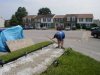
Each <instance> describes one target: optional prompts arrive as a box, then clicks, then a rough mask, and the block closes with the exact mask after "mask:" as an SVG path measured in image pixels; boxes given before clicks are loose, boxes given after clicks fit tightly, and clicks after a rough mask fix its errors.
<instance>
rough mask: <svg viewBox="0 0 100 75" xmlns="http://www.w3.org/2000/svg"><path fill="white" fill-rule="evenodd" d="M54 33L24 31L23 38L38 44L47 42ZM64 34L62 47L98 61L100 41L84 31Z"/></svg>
mask: <svg viewBox="0 0 100 75" xmlns="http://www.w3.org/2000/svg"><path fill="white" fill-rule="evenodd" d="M56 32H57V31H56V30H24V36H25V38H31V39H32V40H33V42H34V43H38V42H41V41H46V40H49V38H48V37H50V38H52V37H53V35H54V34H55V33H56ZM64 32H65V35H66V38H65V41H64V47H66V48H67V47H71V48H73V49H74V50H76V51H78V52H81V53H83V54H85V55H88V56H90V57H92V58H94V59H96V60H98V61H100V39H96V38H93V37H92V36H91V35H90V34H91V33H90V31H85V30H75V31H64ZM55 40H56V39H55Z"/></svg>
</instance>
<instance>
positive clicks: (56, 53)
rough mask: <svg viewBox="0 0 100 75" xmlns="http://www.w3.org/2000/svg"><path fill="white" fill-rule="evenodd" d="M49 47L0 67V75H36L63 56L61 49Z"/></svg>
mask: <svg viewBox="0 0 100 75" xmlns="http://www.w3.org/2000/svg"><path fill="white" fill-rule="evenodd" d="M54 47H55V45H50V46H48V47H46V48H43V49H41V50H38V51H35V52H33V53H30V54H28V55H27V56H24V57H21V58H19V59H18V60H16V61H13V62H10V63H8V64H5V65H4V67H0V75H38V74H40V73H41V72H44V71H45V70H46V69H47V68H48V66H50V65H51V64H52V63H53V61H54V60H56V59H57V58H58V57H60V56H61V55H62V54H63V52H64V51H63V50H62V49H54Z"/></svg>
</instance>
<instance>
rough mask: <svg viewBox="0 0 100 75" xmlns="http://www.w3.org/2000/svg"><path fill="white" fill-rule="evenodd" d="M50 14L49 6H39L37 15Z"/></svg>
mask: <svg viewBox="0 0 100 75" xmlns="http://www.w3.org/2000/svg"><path fill="white" fill-rule="evenodd" d="M48 14H51V10H50V9H49V8H41V9H39V11H38V15H48Z"/></svg>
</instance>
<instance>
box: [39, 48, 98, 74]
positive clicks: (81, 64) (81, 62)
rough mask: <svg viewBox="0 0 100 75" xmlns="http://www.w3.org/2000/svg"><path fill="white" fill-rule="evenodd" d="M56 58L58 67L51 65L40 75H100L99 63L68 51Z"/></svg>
mask: <svg viewBox="0 0 100 75" xmlns="http://www.w3.org/2000/svg"><path fill="white" fill-rule="evenodd" d="M69 50H70V52H69V53H68V55H67V54H64V55H62V56H61V57H60V58H58V62H59V65H58V66H57V67H55V66H54V65H51V66H50V67H49V68H48V69H47V71H45V72H44V73H42V74H41V75H100V62H99V61H96V60H94V59H92V58H90V57H88V56H85V55H82V54H80V53H78V52H75V51H73V50H71V49H69Z"/></svg>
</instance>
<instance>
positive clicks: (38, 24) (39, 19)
mask: <svg viewBox="0 0 100 75" xmlns="http://www.w3.org/2000/svg"><path fill="white" fill-rule="evenodd" d="M53 16H54V14H52V15H38V16H36V17H35V20H34V21H35V28H42V27H46V28H52V27H54V25H53Z"/></svg>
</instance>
